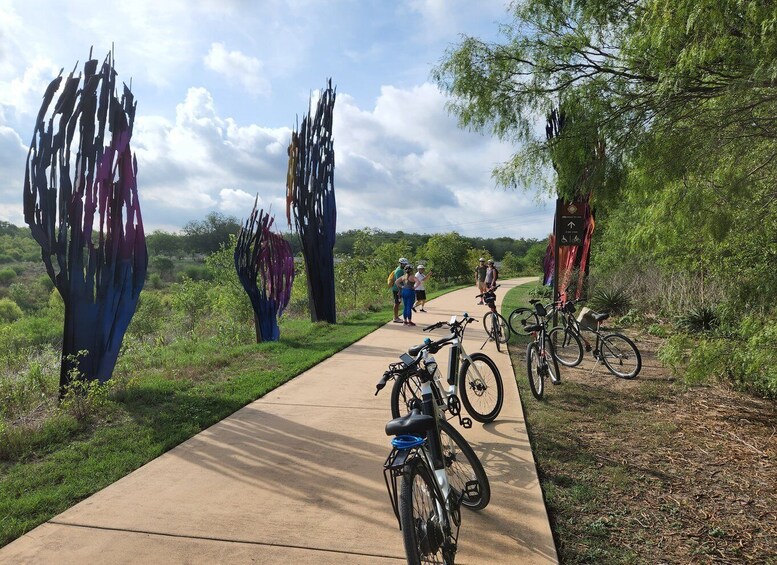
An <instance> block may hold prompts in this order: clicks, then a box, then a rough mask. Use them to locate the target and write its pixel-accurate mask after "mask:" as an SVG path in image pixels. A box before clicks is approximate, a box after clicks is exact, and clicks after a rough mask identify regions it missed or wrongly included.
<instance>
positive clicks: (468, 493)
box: [464, 481, 481, 500]
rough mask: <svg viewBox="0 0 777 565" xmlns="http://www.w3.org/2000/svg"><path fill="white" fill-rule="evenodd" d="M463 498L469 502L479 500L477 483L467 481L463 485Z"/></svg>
mask: <svg viewBox="0 0 777 565" xmlns="http://www.w3.org/2000/svg"><path fill="white" fill-rule="evenodd" d="M464 496H465V497H466V498H469V499H470V500H476V499H478V498H480V496H481V495H480V483H479V482H478V481H467V482H466V483H464Z"/></svg>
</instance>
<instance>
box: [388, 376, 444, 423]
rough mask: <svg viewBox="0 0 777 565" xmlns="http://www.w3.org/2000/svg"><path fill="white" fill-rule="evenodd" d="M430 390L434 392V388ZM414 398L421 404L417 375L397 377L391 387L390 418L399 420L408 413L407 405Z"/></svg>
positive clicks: (419, 381)
mask: <svg viewBox="0 0 777 565" xmlns="http://www.w3.org/2000/svg"><path fill="white" fill-rule="evenodd" d="M432 389H433V391H434V387H432ZM434 392H436V391H434ZM414 398H415V399H418V402H421V379H420V378H418V375H400V376H399V377H397V378H396V379H395V380H394V386H393V387H391V417H392V418H399V417H400V416H404V415H405V414H407V413H408V412H410V408H409V407H408V403H409V402H410V401H411V400H413V399H414Z"/></svg>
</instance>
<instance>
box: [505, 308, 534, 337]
mask: <svg viewBox="0 0 777 565" xmlns="http://www.w3.org/2000/svg"><path fill="white" fill-rule="evenodd" d="M539 323H540V319H539V318H538V317H537V313H536V312H535V311H534V308H516V309H515V310H513V311H512V312H510V316H509V318H508V319H507V324H508V325H509V326H510V331H511V332H513V333H514V334H515V335H521V334H522V333H525V331H526V330H524V329H523V328H524V326H527V325H532V324H539Z"/></svg>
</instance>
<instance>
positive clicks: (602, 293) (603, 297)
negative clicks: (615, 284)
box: [588, 288, 631, 314]
mask: <svg viewBox="0 0 777 565" xmlns="http://www.w3.org/2000/svg"><path fill="white" fill-rule="evenodd" d="M588 304H589V305H590V307H591V308H593V309H594V310H598V311H604V312H610V313H611V314H625V313H626V312H627V311H628V310H629V306H630V304H631V298H630V297H629V294H628V293H627V292H626V290H624V289H623V288H614V289H609V288H598V289H596V290H594V292H593V294H592V295H591V298H590V299H589V301H588Z"/></svg>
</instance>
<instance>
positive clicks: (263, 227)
mask: <svg viewBox="0 0 777 565" xmlns="http://www.w3.org/2000/svg"><path fill="white" fill-rule="evenodd" d="M257 201H258V197H257ZM257 201H254V208H253V210H252V211H251V215H250V216H249V217H248V219H247V220H246V221H245V224H244V225H243V227H242V228H241V229H240V233H239V234H238V236H237V245H236V246H235V269H236V270H237V276H238V278H239V279H240V283H241V284H242V285H243V288H244V289H245V291H246V292H247V293H248V297H249V298H250V299H251V306H253V309H254V322H255V324H256V343H261V342H262V341H278V339H279V338H280V329H279V328H278V318H279V317H280V316H281V315H282V314H283V310H284V309H285V308H286V306H288V305H289V300H290V299H291V286H292V283H293V282H294V256H293V255H292V252H291V246H290V245H289V242H288V241H286V240H285V239H283V237H282V236H281V235H280V234H277V233H274V232H273V231H271V229H270V228H271V227H272V224H273V221H274V218H271V217H270V216H269V215H268V214H265V213H264V210H260V211H259V212H257V211H256V203H257Z"/></svg>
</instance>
